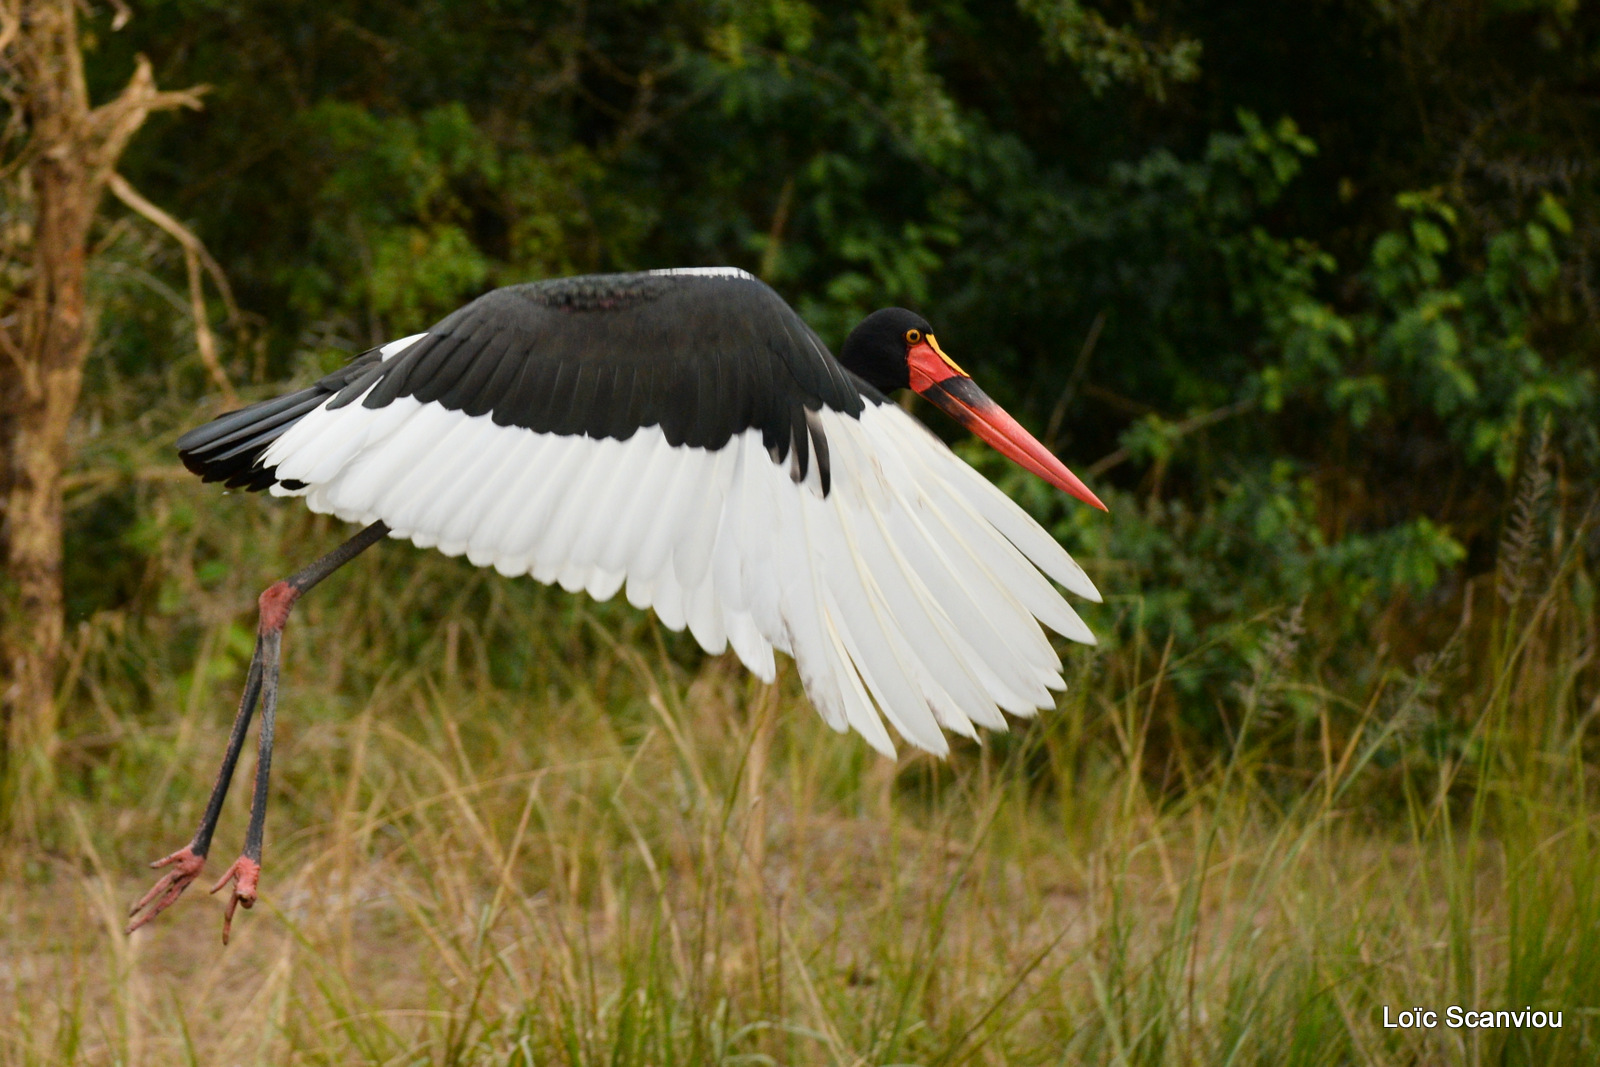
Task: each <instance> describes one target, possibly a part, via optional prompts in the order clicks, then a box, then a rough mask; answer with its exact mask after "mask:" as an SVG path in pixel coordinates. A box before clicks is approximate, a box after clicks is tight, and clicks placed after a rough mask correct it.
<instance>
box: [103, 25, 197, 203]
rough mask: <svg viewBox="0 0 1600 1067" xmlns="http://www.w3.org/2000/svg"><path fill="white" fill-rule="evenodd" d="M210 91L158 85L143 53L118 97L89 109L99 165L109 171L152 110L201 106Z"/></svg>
mask: <svg viewBox="0 0 1600 1067" xmlns="http://www.w3.org/2000/svg"><path fill="white" fill-rule="evenodd" d="M207 91H208V87H207V86H204V85H200V86H196V87H194V88H192V89H177V90H170V89H157V88H156V79H155V75H154V74H153V73H152V72H151V69H150V60H148V59H146V58H145V57H144V56H142V55H141V56H140V57H139V58H138V60H137V62H136V64H135V66H134V69H133V77H131V78H129V79H128V84H127V85H126V86H124V87H123V90H122V92H121V93H119V94H117V98H116V99H115V100H108V101H107V102H105V103H104V104H101V105H100V106H99V107H97V108H95V109H94V110H93V111H91V112H89V116H88V123H89V129H90V131H91V136H92V138H93V145H94V154H95V156H96V157H97V158H96V159H95V169H96V170H97V171H101V172H104V173H109V171H110V170H111V168H112V167H114V166H116V161H117V160H118V159H120V158H122V151H123V149H125V148H126V147H127V146H128V142H129V141H130V140H131V139H132V138H133V135H134V134H135V133H136V132H138V129H139V127H140V126H142V125H144V120H145V119H146V118H148V117H149V116H150V113H151V112H152V111H169V110H171V109H173V108H178V107H188V108H194V109H195V110H199V109H200V107H201V103H200V98H201V96H203V95H204V94H205V93H206V92H207ZM96 177H101V178H102V180H103V174H97V175H96Z"/></svg>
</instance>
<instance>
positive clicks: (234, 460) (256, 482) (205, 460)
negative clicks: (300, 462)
mask: <svg viewBox="0 0 1600 1067" xmlns="http://www.w3.org/2000/svg"><path fill="white" fill-rule="evenodd" d="M381 358H382V355H381V353H380V352H379V350H378V349H373V350H372V351H370V352H364V353H362V354H361V355H359V356H357V357H356V358H355V359H354V360H353V361H351V362H350V364H349V365H348V366H345V367H343V368H342V369H340V370H337V371H335V372H334V373H332V374H330V375H328V376H327V377H326V378H323V379H322V380H321V381H319V382H317V383H316V384H315V385H313V386H310V387H309V388H306V389H301V390H299V391H298V392H294V393H287V394H285V395H283V396H279V397H274V398H273V399H271V400H263V401H261V402H259V403H256V404H251V405H250V406H249V407H245V408H240V409H239V410H238V411H230V412H228V413H227V414H226V415H218V416H217V417H216V418H214V419H212V420H211V421H210V422H208V423H206V424H205V425H204V426H197V427H195V428H194V429H192V430H190V431H189V432H188V433H186V434H184V435H183V436H182V437H180V438H178V458H179V459H181V460H183V465H184V466H185V467H188V468H189V469H190V470H191V471H193V472H194V473H196V474H198V475H199V476H200V477H201V479H202V480H204V481H208V482H222V483H223V484H224V485H226V486H227V487H228V488H229V489H245V490H249V491H250V492H259V491H260V490H263V489H267V488H270V487H271V486H272V485H274V484H276V483H277V481H278V477H277V468H276V467H264V466H262V465H261V457H262V456H263V454H265V453H266V451H267V448H268V446H269V445H271V444H272V442H274V441H276V440H277V439H278V437H279V436H281V435H282V434H283V432H284V431H285V430H287V429H288V428H289V427H291V426H293V425H294V424H295V423H297V422H299V421H300V420H301V419H302V418H304V417H305V416H306V415H308V414H310V413H311V412H312V411H315V410H316V409H317V408H318V407H320V406H321V405H323V404H324V403H326V402H327V400H328V398H329V397H331V396H333V395H334V394H335V393H337V392H338V391H339V390H340V389H342V388H344V386H345V385H347V384H348V383H349V382H350V381H351V379H353V378H354V377H356V376H357V375H359V374H360V373H361V372H362V371H363V370H366V369H367V368H368V367H370V366H371V365H372V364H373V363H375V362H377V361H378V360H379V359H381ZM291 488H294V487H293V486H291Z"/></svg>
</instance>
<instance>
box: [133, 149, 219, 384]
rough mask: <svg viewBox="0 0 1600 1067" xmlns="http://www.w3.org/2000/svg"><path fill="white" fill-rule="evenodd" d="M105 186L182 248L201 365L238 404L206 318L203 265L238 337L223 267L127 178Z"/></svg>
mask: <svg viewBox="0 0 1600 1067" xmlns="http://www.w3.org/2000/svg"><path fill="white" fill-rule="evenodd" d="M106 185H107V187H108V188H109V189H110V190H111V193H112V195H113V196H115V197H116V198H117V199H118V200H121V201H122V202H123V203H124V204H126V205H127V206H128V207H130V208H132V209H133V210H134V211H136V212H138V213H139V214H140V215H142V216H143V217H144V218H146V219H148V220H149V221H150V222H152V223H154V224H155V225H156V226H157V227H159V228H160V229H162V230H163V231H165V232H166V233H167V234H168V235H169V236H171V237H172V239H173V240H175V241H177V242H178V244H180V245H182V246H183V255H184V264H185V266H186V268H187V270H188V274H189V309H190V312H191V313H192V314H193V315H194V339H195V347H196V348H198V349H199V350H200V362H201V363H203V364H205V368H206V372H207V373H208V374H210V375H211V380H212V381H214V382H215V383H216V384H217V388H218V389H220V390H222V395H223V396H224V397H226V398H227V401H228V403H229V404H235V403H237V402H238V399H239V398H238V395H237V394H236V393H235V392H234V391H233V383H232V382H230V381H229V380H228V374H227V372H226V371H225V370H223V369H222V361H221V360H220V359H218V357H217V343H216V338H215V337H214V336H213V335H212V333H211V323H210V321H209V318H208V316H207V315H206V304H205V292H204V286H203V285H202V283H201V278H200V268H201V266H202V265H204V267H205V270H206V273H207V274H209V275H211V281H212V283H213V284H215V285H216V287H217V292H218V293H219V294H220V295H221V297H222V304H223V307H224V308H226V309H227V313H228V324H229V326H230V327H231V328H232V330H233V333H234V336H235V337H238V336H239V330H240V317H239V306H238V305H237V304H236V303H235V302H234V299H233V289H232V287H230V286H229V285H228V276H227V275H226V274H224V273H223V272H222V267H221V265H219V264H218V263H217V261H216V259H214V258H213V257H212V255H211V253H210V252H209V251H207V250H206V246H205V244H204V243H203V242H201V240H200V238H199V237H197V236H195V234H194V231H192V230H190V229H189V228H188V227H187V226H185V225H184V224H183V223H181V222H179V221H178V220H177V219H175V218H173V217H172V216H171V215H169V214H167V213H166V212H165V211H162V210H161V209H160V208H159V207H157V206H156V205H154V204H152V203H151V202H150V201H148V200H146V199H145V198H144V197H143V196H141V195H139V191H138V190H137V189H135V188H134V187H133V186H132V185H131V184H130V183H129V182H128V179H126V178H124V177H123V176H122V175H120V174H118V173H117V172H115V171H112V172H111V175H110V176H109V177H108V178H107V179H106Z"/></svg>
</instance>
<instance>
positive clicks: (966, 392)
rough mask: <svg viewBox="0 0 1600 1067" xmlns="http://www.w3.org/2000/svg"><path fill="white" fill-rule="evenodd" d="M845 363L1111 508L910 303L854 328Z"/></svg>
mask: <svg viewBox="0 0 1600 1067" xmlns="http://www.w3.org/2000/svg"><path fill="white" fill-rule="evenodd" d="M839 362H840V363H843V364H844V365H845V368H846V369H848V370H850V371H853V372H855V374H856V375H858V376H859V377H860V378H862V379H863V380H864V381H865V382H866V383H867V384H868V385H871V386H872V387H873V388H875V389H877V390H878V391H880V392H883V393H892V392H894V391H895V390H896V389H911V390H913V391H915V392H916V393H918V394H919V395H921V396H924V397H926V398H927V399H928V400H930V401H932V402H933V404H934V405H935V406H937V407H938V408H940V409H941V410H942V411H944V412H945V413H946V414H948V415H950V416H951V417H952V418H954V419H955V420H956V421H957V422H959V423H961V425H963V426H965V427H967V428H968V429H969V430H971V431H972V432H973V433H975V434H977V435H978V436H979V437H981V438H983V439H984V440H985V441H987V442H989V443H990V444H991V445H993V446H994V447H995V448H997V449H999V450H1000V451H1001V452H1002V453H1004V454H1005V455H1007V456H1010V457H1011V458H1012V459H1014V460H1016V461H1017V462H1018V463H1019V464H1021V465H1022V466H1023V467H1024V468H1026V469H1028V470H1030V471H1032V472H1033V473H1035V474H1037V475H1038V476H1039V477H1041V478H1043V479H1044V480H1045V481H1047V482H1049V483H1050V484H1051V485H1053V486H1055V487H1056V488H1058V489H1063V490H1065V491H1066V492H1068V493H1071V494H1072V495H1073V496H1075V497H1077V498H1078V499H1079V500H1082V501H1084V502H1086V503H1089V504H1093V505H1094V506H1095V507H1097V508H1100V509H1101V510H1102V511H1103V510H1105V505H1104V504H1102V503H1100V499H1099V498H1098V497H1096V496H1095V495H1094V493H1092V492H1090V491H1089V487H1088V486H1086V485H1084V484H1083V482H1081V481H1079V480H1078V476H1077V475H1076V474H1073V473H1072V472H1071V471H1069V470H1067V468H1066V467H1064V466H1062V465H1061V461H1060V460H1059V459H1057V458H1056V457H1055V456H1054V455H1053V454H1052V453H1051V452H1050V450H1049V449H1047V448H1045V447H1044V446H1043V445H1041V444H1040V443H1039V442H1038V441H1036V440H1034V438H1033V435H1032V434H1030V433H1029V432H1028V431H1027V430H1024V429H1023V428H1022V427H1021V426H1020V425H1018V424H1017V420H1015V419H1013V418H1012V417H1011V416H1010V415H1007V414H1006V413H1005V411H1003V410H1002V409H1001V407H1000V405H999V404H996V403H995V402H994V401H993V400H990V399H989V398H988V397H987V396H985V395H984V392H983V390H982V389H979V388H978V386H977V383H976V382H974V381H973V380H972V378H971V376H969V375H968V374H967V372H966V371H964V370H962V369H961V367H960V366H959V365H958V364H957V363H956V361H955V360H953V359H951V358H950V357H949V356H947V355H945V352H944V349H942V348H940V347H939V342H938V340H937V339H936V338H935V337H934V336H933V328H932V327H930V326H929V325H928V320H927V319H925V318H923V317H922V316H921V315H918V314H917V313H916V312H914V311H907V310H906V309H905V308H884V309H883V310H882V311H874V312H873V313H872V314H870V315H868V316H867V317H866V318H864V319H862V320H861V324H860V325H859V326H857V327H856V328H855V329H853V330H851V331H850V336H849V337H846V338H845V339H844V348H843V349H841V350H840V353H839Z"/></svg>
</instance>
